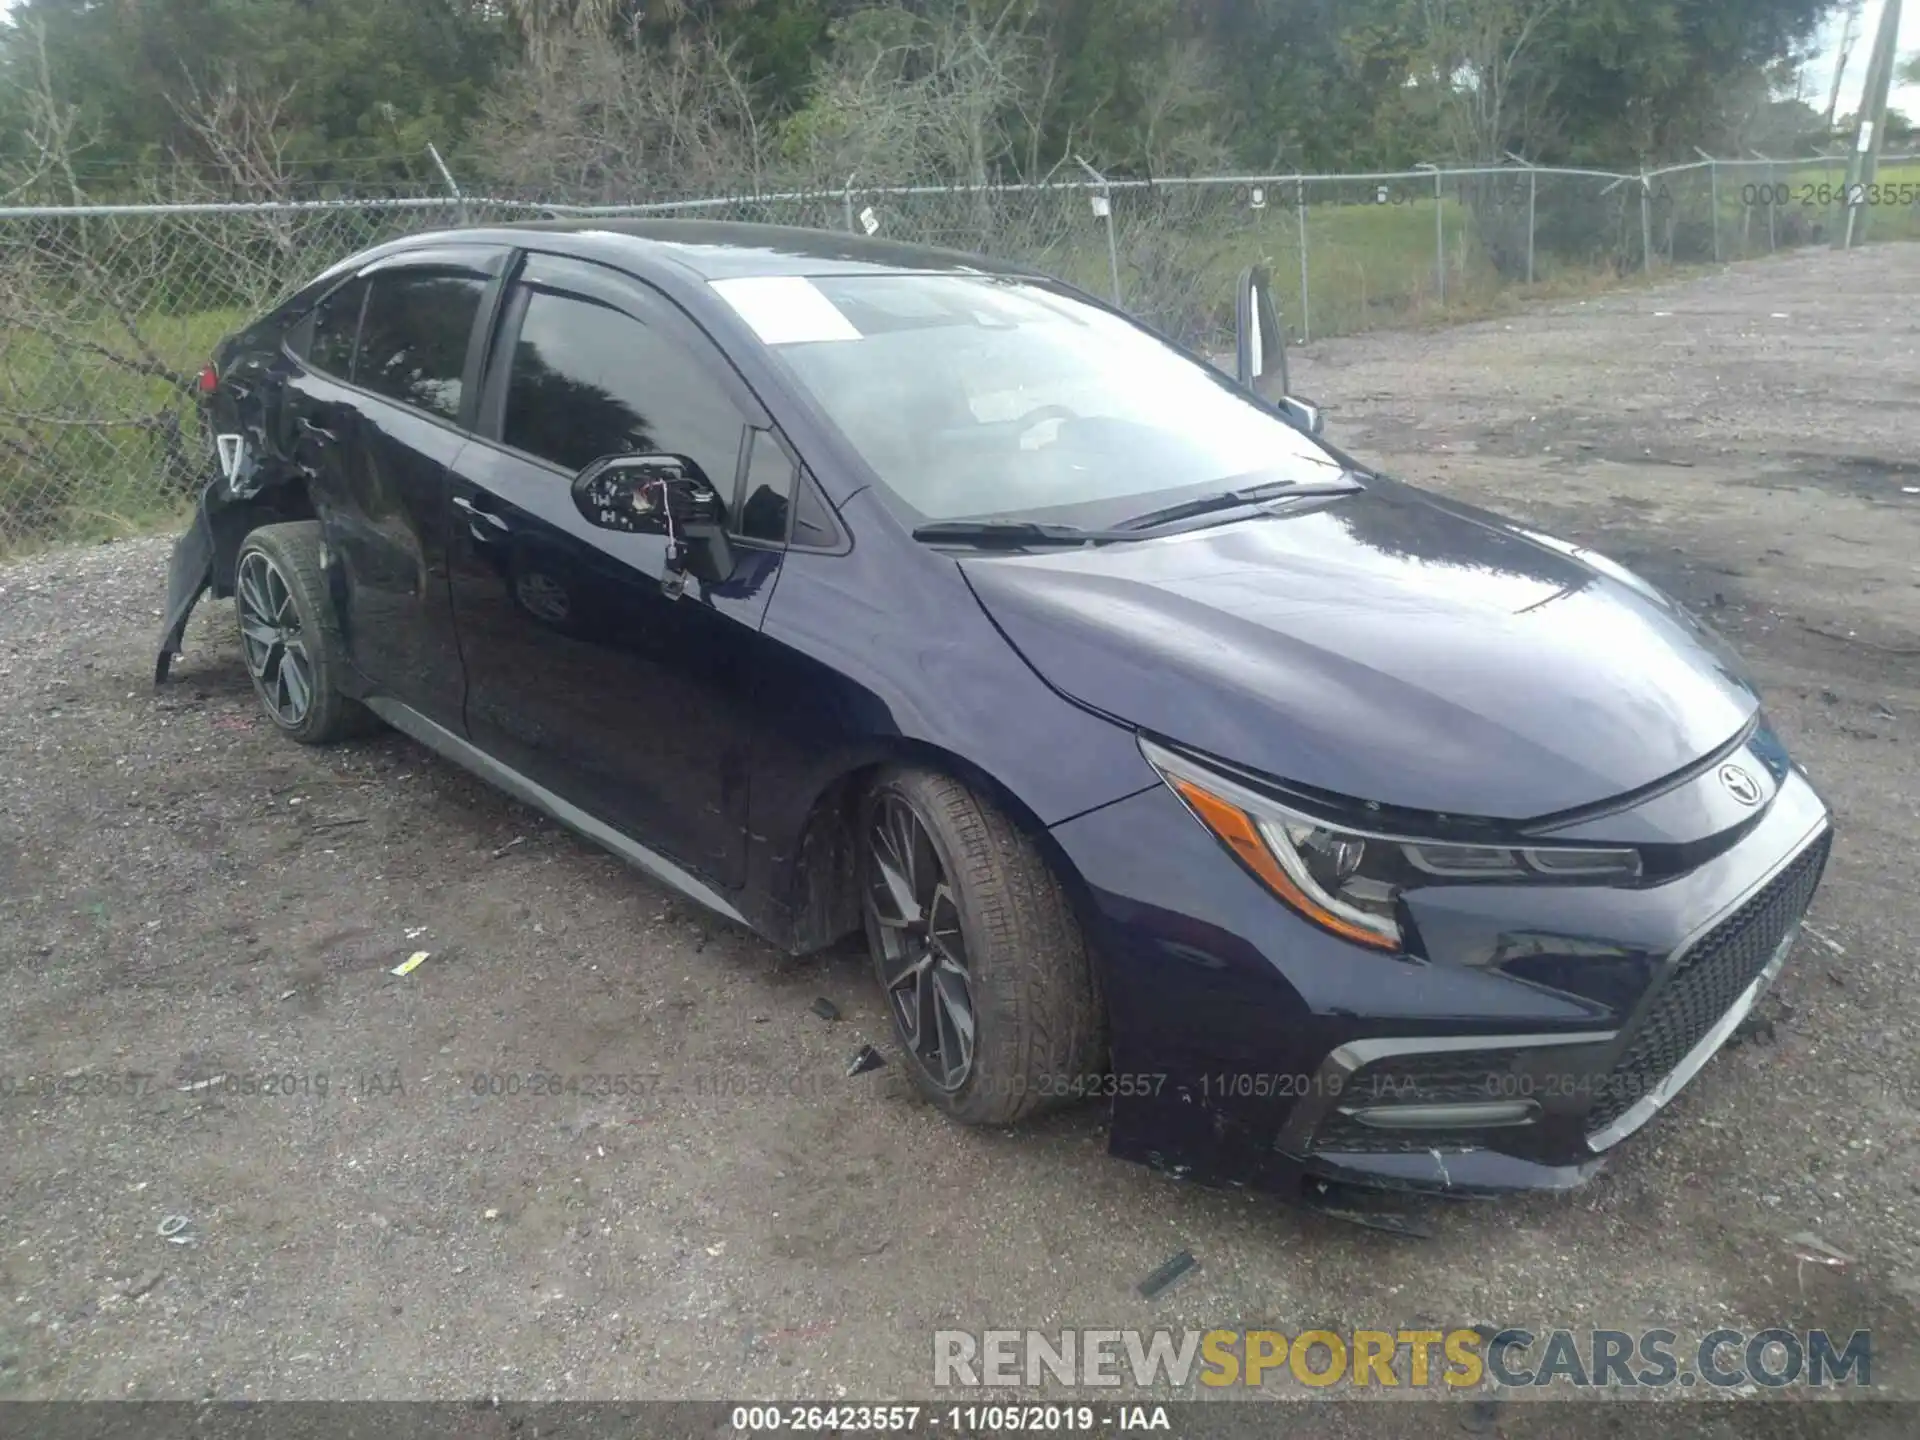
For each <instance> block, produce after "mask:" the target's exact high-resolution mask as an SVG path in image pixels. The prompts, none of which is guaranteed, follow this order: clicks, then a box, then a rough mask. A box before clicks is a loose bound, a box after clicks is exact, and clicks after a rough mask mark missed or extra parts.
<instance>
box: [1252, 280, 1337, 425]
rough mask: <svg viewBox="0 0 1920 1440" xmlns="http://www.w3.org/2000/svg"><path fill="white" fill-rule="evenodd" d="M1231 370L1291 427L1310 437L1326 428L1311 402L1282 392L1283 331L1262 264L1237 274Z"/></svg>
mask: <svg viewBox="0 0 1920 1440" xmlns="http://www.w3.org/2000/svg"><path fill="white" fill-rule="evenodd" d="M1234 328H1235V331H1236V347H1235V350H1236V353H1235V374H1236V378H1237V379H1238V380H1239V381H1240V384H1241V386H1242V387H1243V388H1245V389H1248V390H1251V391H1252V392H1253V393H1254V394H1256V395H1258V396H1259V397H1260V398H1261V399H1262V400H1265V401H1266V402H1267V403H1268V404H1269V405H1271V406H1273V407H1274V409H1276V410H1278V411H1279V412H1280V413H1281V414H1282V415H1284V416H1285V417H1286V418H1287V419H1288V420H1289V421H1291V422H1292V423H1293V424H1294V426H1295V427H1297V428H1298V429H1301V430H1304V431H1305V432H1306V433H1307V434H1309V435H1319V434H1321V433H1322V432H1323V431H1324V430H1325V429H1326V417H1325V416H1324V415H1323V414H1322V413H1321V410H1320V407H1319V406H1318V405H1316V404H1314V403H1313V402H1312V401H1311V400H1302V399H1300V398H1299V397H1297V396H1294V395H1290V394H1288V393H1287V332H1286V328H1285V327H1284V326H1283V325H1282V324H1281V323H1280V309H1279V307H1278V306H1277V305H1275V304H1274V300H1273V276H1272V274H1271V273H1270V272H1269V271H1268V270H1267V268H1266V267H1265V266H1264V265H1256V266H1253V267H1252V268H1250V269H1248V270H1245V271H1243V272H1241V275H1240V288H1239V295H1238V299H1237V301H1236V304H1235V306H1234Z"/></svg>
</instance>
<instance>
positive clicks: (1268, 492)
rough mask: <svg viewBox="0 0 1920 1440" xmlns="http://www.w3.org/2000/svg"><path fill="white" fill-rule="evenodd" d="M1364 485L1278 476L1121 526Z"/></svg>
mask: <svg viewBox="0 0 1920 1440" xmlns="http://www.w3.org/2000/svg"><path fill="white" fill-rule="evenodd" d="M1363 488H1364V487H1363V486H1361V485H1360V484H1359V483H1358V482H1356V481H1353V480H1339V481H1333V480H1329V481H1324V482H1320V483H1316V484H1303V483H1301V482H1300V481H1298V480H1276V481H1273V482H1271V483H1269V484H1266V485H1249V486H1248V487H1247V488H1246V489H1244V490H1223V491H1221V492H1220V493H1219V494H1218V495H1203V496H1201V497H1200V498H1199V499H1198V500H1188V501H1186V502H1184V503H1183V504H1179V505H1169V506H1168V507H1167V508H1166V509H1164V510H1152V511H1149V512H1148V513H1147V514H1145V515H1137V516H1135V517H1134V518H1133V519H1131V520H1127V521H1124V522H1122V523H1121V525H1120V530H1121V532H1123V533H1126V532H1134V531H1140V530H1157V529H1159V528H1160V527H1161V526H1162V525H1171V524H1173V523H1175V522H1176V521H1179V520H1191V519H1193V518H1194V517H1195V516H1198V515H1211V514H1212V513H1213V512H1214V511H1216V510H1237V509H1239V508H1241V507H1242V506H1246V505H1258V504H1260V503H1262V502H1263V501H1268V500H1310V499H1313V498H1314V497H1316V496H1321V495H1349V494H1351V493H1353V492H1354V491H1356V490H1360V489H1363Z"/></svg>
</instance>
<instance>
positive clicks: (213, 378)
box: [199, 365, 220, 395]
mask: <svg viewBox="0 0 1920 1440" xmlns="http://www.w3.org/2000/svg"><path fill="white" fill-rule="evenodd" d="M199 384H200V393H201V394H202V395H211V394H213V392H214V391H216V390H218V389H219V388H220V372H219V370H218V369H216V368H215V367H214V366H212V365H208V366H207V367H206V369H204V370H202V371H201V372H200V381H199Z"/></svg>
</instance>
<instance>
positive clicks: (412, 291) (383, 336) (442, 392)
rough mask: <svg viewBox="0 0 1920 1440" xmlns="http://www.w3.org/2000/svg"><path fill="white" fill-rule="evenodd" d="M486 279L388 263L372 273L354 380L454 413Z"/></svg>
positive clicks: (448, 415) (431, 410)
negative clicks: (399, 267) (389, 266)
mask: <svg viewBox="0 0 1920 1440" xmlns="http://www.w3.org/2000/svg"><path fill="white" fill-rule="evenodd" d="M486 289H487V282H486V281H485V280H483V279H481V278H480V277H479V276H478V275H461V274H447V273H445V272H434V271H423V270H389V271H382V272H381V273H379V274H377V275H375V276H374V277H373V292H372V294H371V295H370V296H369V298H368V300H367V317H366V320H365V321H364V322H363V323H362V325H361V327H360V361H359V365H358V367H357V368H356V369H355V371H354V376H353V378H354V383H355V384H358V385H364V386H365V387H366V388H367V389H369V390H371V391H373V392H374V393H375V394H376V395H384V396H386V397H387V398H388V399H389V400H397V401H399V402H400V403H401V404H402V405H411V406H413V407H414V408H415V409H417V410H425V411H426V412H427V413H428V414H430V415H439V416H441V417H442V418H444V419H447V420H457V419H458V418H459V417H460V400H461V385H462V379H463V377H464V376H465V374H466V369H467V342H468V341H469V340H471V339H472V337H473V322H474V317H475V316H477V315H478V314H479V313H480V301H481V298H482V297H483V296H484V295H485V294H486Z"/></svg>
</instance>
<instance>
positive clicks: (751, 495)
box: [733, 430, 794, 545]
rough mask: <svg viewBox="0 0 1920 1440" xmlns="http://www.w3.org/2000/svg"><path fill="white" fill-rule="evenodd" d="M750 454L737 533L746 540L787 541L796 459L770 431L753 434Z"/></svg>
mask: <svg viewBox="0 0 1920 1440" xmlns="http://www.w3.org/2000/svg"><path fill="white" fill-rule="evenodd" d="M752 444H753V448H752V449H751V450H749V451H748V452H747V484H746V488H745V489H744V490H743V491H742V492H741V495H742V499H741V502H740V520H739V523H738V524H737V525H735V526H734V527H733V528H734V531H735V533H737V534H738V535H740V536H741V537H742V538H743V539H747V540H770V541H772V542H773V543H774V544H776V545H783V544H785V543H786V539H787V514H788V511H789V509H790V508H791V507H792V504H793V476H794V464H793V459H792V457H791V456H789V455H788V454H787V452H786V450H785V449H784V448H782V446H781V444H780V442H779V441H778V440H777V439H775V438H774V434H773V432H772V431H771V430H756V431H754V432H753V441H752Z"/></svg>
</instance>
